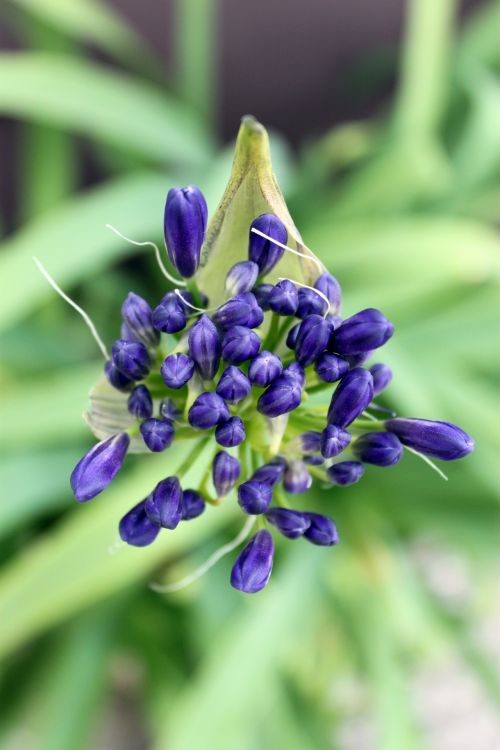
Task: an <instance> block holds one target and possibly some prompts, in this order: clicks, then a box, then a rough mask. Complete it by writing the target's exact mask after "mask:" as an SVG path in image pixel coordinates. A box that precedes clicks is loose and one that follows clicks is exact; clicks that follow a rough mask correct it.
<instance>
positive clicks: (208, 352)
mask: <svg viewBox="0 0 500 750" xmlns="http://www.w3.org/2000/svg"><path fill="white" fill-rule="evenodd" d="M188 341H189V354H190V355H191V358H192V359H193V360H194V363H195V364H196V367H197V368H198V372H199V373H200V375H201V377H202V378H203V380H212V378H213V377H214V375H215V373H216V372H217V370H218V369H219V362H220V354H221V339H220V335H219V332H218V330H217V328H216V327H215V326H214V324H213V323H212V321H211V320H210V318H209V317H208V315H202V316H201V318H200V319H199V320H198V322H197V323H195V324H194V325H193V326H192V327H191V328H190V329H189V339H188Z"/></svg>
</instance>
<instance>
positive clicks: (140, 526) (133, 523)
mask: <svg viewBox="0 0 500 750" xmlns="http://www.w3.org/2000/svg"><path fill="white" fill-rule="evenodd" d="M145 504H146V501H145V500H141V502H140V503H137V505H135V506H134V507H133V508H132V509H131V510H129V512H128V513H125V515H124V516H123V518H122V520H121V521H120V524H119V526H118V532H119V534H120V538H121V539H122V540H123V541H124V542H126V543H127V544H131V545H132V546H134V547H147V546H148V544H152V543H153V542H154V540H155V539H156V537H157V536H158V534H159V533H160V529H161V526H160V525H159V524H157V523H154V522H153V521H151V520H150V519H149V518H148V517H147V515H146V511H145V509H144V506H145Z"/></svg>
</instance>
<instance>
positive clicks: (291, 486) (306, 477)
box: [283, 460, 312, 495]
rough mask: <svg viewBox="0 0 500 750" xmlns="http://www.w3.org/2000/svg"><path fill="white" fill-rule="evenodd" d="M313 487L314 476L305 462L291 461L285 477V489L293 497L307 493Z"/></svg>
mask: <svg viewBox="0 0 500 750" xmlns="http://www.w3.org/2000/svg"><path fill="white" fill-rule="evenodd" d="M311 485H312V476H311V475H310V474H309V472H308V470H307V466H306V465H305V463H304V462H303V461H300V460H296V461H290V462H289V463H288V466H287V468H286V471H285V475H284V477H283V487H284V488H285V490H286V491H287V492H290V494H292V495H300V493H301V492H307V490H309V489H310V488H311Z"/></svg>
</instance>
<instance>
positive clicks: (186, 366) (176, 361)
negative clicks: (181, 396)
mask: <svg viewBox="0 0 500 750" xmlns="http://www.w3.org/2000/svg"><path fill="white" fill-rule="evenodd" d="M160 372H161V376H162V378H163V380H164V381H165V384H166V385H168V387H169V388H174V389H178V388H182V386H183V385H186V383H187V382H188V380H190V379H191V378H192V377H193V373H194V362H193V360H192V359H191V357H189V356H188V355H187V354H182V352H177V354H170V355H169V356H168V357H167V358H166V359H165V360H164V361H163V364H162V366H161V367H160Z"/></svg>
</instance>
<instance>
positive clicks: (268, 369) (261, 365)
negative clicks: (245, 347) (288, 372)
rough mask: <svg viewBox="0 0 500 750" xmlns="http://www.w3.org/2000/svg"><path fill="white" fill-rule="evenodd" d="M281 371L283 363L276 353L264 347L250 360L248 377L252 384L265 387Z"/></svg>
mask: <svg viewBox="0 0 500 750" xmlns="http://www.w3.org/2000/svg"><path fill="white" fill-rule="evenodd" d="M282 372H283V365H282V363H281V359H280V358H279V357H278V355H277V354H273V353H272V352H268V351H267V350H266V349H264V350H263V351H261V353H260V354H258V355H257V356H256V357H255V358H254V359H252V361H251V362H250V367H249V368H248V377H249V378H250V380H251V382H252V383H253V384H254V385H259V386H260V387H261V388H266V387H267V386H268V385H271V383H272V382H273V380H276V378H277V377H278V376H279V375H281V373H282Z"/></svg>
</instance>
